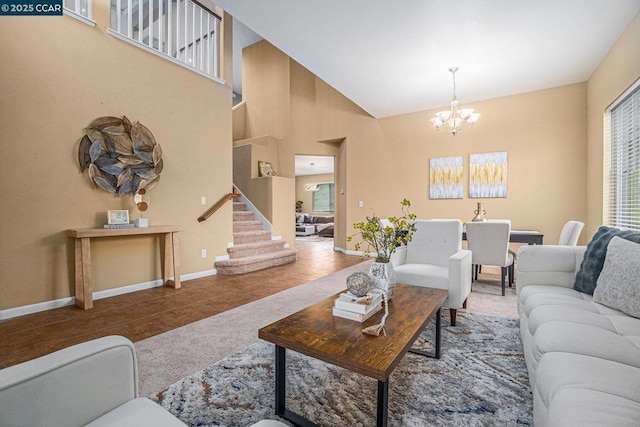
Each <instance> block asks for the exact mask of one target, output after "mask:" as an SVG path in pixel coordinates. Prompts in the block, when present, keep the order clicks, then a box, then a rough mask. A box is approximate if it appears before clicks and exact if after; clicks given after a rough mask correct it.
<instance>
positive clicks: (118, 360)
mask: <svg viewBox="0 0 640 427" xmlns="http://www.w3.org/2000/svg"><path fill="white" fill-rule="evenodd" d="M0 425H2V426H3V427H11V426H47V427H49V426H54V427H55V426H65V427H71V426H84V425H90V426H119V427H128V426H131V427H133V426H161V427H164V426H175V427H179V426H186V424H184V423H183V422H181V421H180V420H179V419H177V418H176V417H174V416H173V415H172V414H171V413H169V412H168V411H166V410H164V409H163V408H162V407H161V406H160V405H158V404H156V403H155V402H153V401H151V400H149V399H146V398H142V397H138V366H137V362H136V354H135V349H134V347H133V344H132V343H131V341H129V340H128V339H126V338H124V337H121V336H115V335H114V336H108V337H104V338H98V339H95V340H92V341H89V342H85V343H82V344H78V345H74V346H72V347H68V348H65V349H63V350H60V351H56V352H55V353H51V354H48V355H46V356H42V357H39V358H37V359H34V360H30V361H28V362H24V363H21V364H19V365H15V366H11V367H8V368H5V369H2V370H0ZM257 426H259V427H276V426H278V427H285V425H284V424H282V423H280V422H278V421H273V420H262V421H260V422H258V423H257V424H255V425H254V427H257Z"/></svg>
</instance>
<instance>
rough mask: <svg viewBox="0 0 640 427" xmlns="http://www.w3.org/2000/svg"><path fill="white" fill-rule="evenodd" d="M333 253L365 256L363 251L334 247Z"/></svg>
mask: <svg viewBox="0 0 640 427" xmlns="http://www.w3.org/2000/svg"><path fill="white" fill-rule="evenodd" d="M333 251H334V252H340V253H343V254H345V255H355V256H364V252H362V251H350V250H347V249H344V248H341V247H339V246H334V247H333Z"/></svg>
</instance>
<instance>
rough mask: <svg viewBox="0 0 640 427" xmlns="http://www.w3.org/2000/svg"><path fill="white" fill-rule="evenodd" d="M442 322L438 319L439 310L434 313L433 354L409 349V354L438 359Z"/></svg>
mask: <svg viewBox="0 0 640 427" xmlns="http://www.w3.org/2000/svg"><path fill="white" fill-rule="evenodd" d="M441 334H442V320H441V319H440V309H438V311H436V342H435V347H436V349H435V352H433V353H430V352H428V351H424V350H420V349H418V348H410V349H409V353H413V354H419V355H420V356H426V357H432V358H434V359H440V344H441V342H442V335H441Z"/></svg>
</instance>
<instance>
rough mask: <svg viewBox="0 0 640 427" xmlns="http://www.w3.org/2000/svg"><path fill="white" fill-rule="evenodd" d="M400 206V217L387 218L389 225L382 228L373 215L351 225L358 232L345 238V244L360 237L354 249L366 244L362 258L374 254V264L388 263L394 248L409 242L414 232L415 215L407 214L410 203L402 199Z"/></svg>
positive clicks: (377, 218)
mask: <svg viewBox="0 0 640 427" xmlns="http://www.w3.org/2000/svg"><path fill="white" fill-rule="evenodd" d="M400 205H401V206H402V216H399V217H394V216H392V217H389V218H388V220H389V222H390V223H391V225H387V226H383V225H382V224H381V222H380V218H379V217H377V216H376V215H375V214H374V215H373V216H371V217H369V216H368V217H366V221H362V222H356V223H355V224H353V228H354V229H355V230H358V232H357V233H355V234H353V235H351V236H347V242H350V241H352V240H353V238H354V236H357V235H360V238H361V241H360V242H357V243H356V244H355V249H356V250H357V251H359V250H360V249H361V248H362V247H363V245H364V244H366V250H365V251H364V253H363V257H368V256H371V253H372V252H375V253H376V262H389V258H390V257H391V254H392V253H394V252H395V251H396V248H397V247H398V246H401V245H404V244H406V243H407V242H410V241H411V238H412V237H413V233H414V232H415V231H416V227H415V225H414V224H413V221H414V220H415V219H416V215H415V214H412V213H410V212H409V208H410V207H411V202H410V201H409V200H407V199H402V202H400Z"/></svg>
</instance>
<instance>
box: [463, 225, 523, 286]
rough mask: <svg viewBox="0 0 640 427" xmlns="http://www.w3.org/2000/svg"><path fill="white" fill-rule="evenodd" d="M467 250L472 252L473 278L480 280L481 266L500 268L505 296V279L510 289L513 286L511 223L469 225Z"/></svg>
mask: <svg viewBox="0 0 640 427" xmlns="http://www.w3.org/2000/svg"><path fill="white" fill-rule="evenodd" d="M466 228H467V248H468V249H469V250H470V251H471V264H472V269H473V271H472V276H473V278H474V279H475V280H477V279H478V267H479V266H480V265H495V266H498V267H500V282H501V285H502V295H503V296H504V294H505V278H506V277H507V276H508V281H509V287H511V286H512V285H513V273H514V264H513V263H514V256H513V254H512V253H511V252H510V251H509V234H510V233H511V221H509V220H492V221H489V222H468V223H467V226H466Z"/></svg>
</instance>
